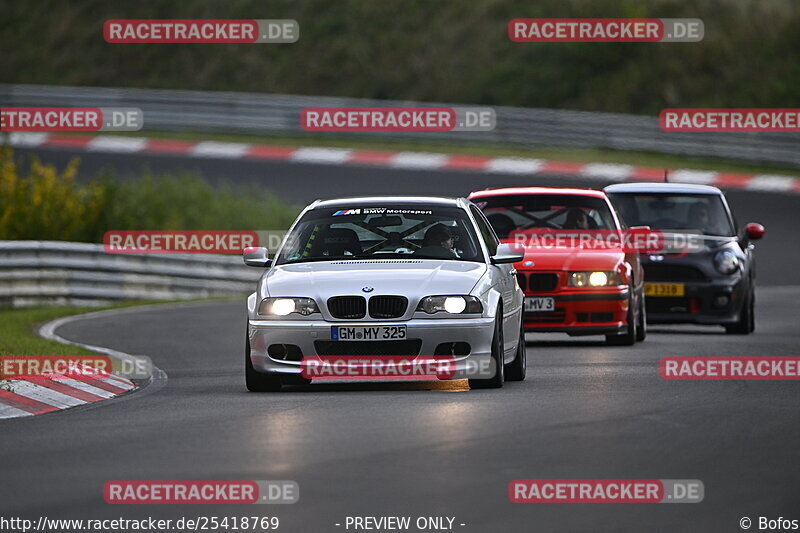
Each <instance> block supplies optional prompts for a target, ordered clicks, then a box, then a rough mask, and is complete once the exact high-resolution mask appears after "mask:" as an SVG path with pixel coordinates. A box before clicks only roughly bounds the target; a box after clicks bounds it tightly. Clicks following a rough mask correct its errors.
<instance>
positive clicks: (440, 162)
mask: <svg viewBox="0 0 800 533" xmlns="http://www.w3.org/2000/svg"><path fill="white" fill-rule="evenodd" d="M448 157H449V156H448V155H447V154H434V153H427V152H398V153H397V154H395V155H394V156H393V157H391V158H389V166H390V167H393V168H413V169H418V168H419V169H435V168H442V167H443V166H445V165H446V164H447V158H448Z"/></svg>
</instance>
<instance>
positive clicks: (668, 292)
mask: <svg viewBox="0 0 800 533" xmlns="http://www.w3.org/2000/svg"><path fill="white" fill-rule="evenodd" d="M684 294H686V286H685V285H684V284H683V283H645V284H644V295H645V296H655V297H659V296H683V295H684Z"/></svg>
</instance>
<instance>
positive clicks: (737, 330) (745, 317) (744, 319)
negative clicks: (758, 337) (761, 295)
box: [725, 289, 756, 335]
mask: <svg viewBox="0 0 800 533" xmlns="http://www.w3.org/2000/svg"><path fill="white" fill-rule="evenodd" d="M755 329H756V295H755V290H754V289H750V292H749V293H748V296H747V300H746V301H745V302H744V305H742V310H741V311H739V320H737V321H736V322H735V323H734V324H731V325H729V326H725V333H727V334H729V335H748V334H750V333H752V332H753V331H755Z"/></svg>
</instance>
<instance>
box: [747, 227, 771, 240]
mask: <svg viewBox="0 0 800 533" xmlns="http://www.w3.org/2000/svg"><path fill="white" fill-rule="evenodd" d="M766 231H767V230H766V229H764V226H762V225H761V224H758V223H756V222H751V223H749V224H748V225H746V226H745V227H744V233H745V235H747V238H748V239H750V240H751V241H757V240H758V239H760V238H761V237H763V236H764V233H765V232H766Z"/></svg>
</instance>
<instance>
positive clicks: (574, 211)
mask: <svg viewBox="0 0 800 533" xmlns="http://www.w3.org/2000/svg"><path fill="white" fill-rule="evenodd" d="M564 229H592V227H591V223H590V222H589V215H587V214H586V211H584V210H583V209H581V208H580V207H573V208H571V209H570V210H569V211H567V219H566V220H565V221H564Z"/></svg>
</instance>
